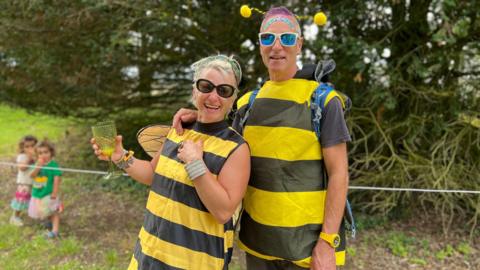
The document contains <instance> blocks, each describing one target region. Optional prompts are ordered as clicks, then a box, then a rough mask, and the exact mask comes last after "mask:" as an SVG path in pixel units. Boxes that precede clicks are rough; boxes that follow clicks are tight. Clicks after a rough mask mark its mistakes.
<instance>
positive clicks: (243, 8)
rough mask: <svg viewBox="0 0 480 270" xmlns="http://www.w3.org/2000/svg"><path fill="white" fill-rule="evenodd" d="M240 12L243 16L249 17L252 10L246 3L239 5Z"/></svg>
mask: <svg viewBox="0 0 480 270" xmlns="http://www.w3.org/2000/svg"><path fill="white" fill-rule="evenodd" d="M240 14H241V15H242V17H244V18H250V16H252V10H251V9H250V8H249V7H248V5H243V6H241V7H240Z"/></svg>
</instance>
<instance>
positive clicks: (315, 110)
mask: <svg viewBox="0 0 480 270" xmlns="http://www.w3.org/2000/svg"><path fill="white" fill-rule="evenodd" d="M332 91H333V87H332V85H330V84H328V83H320V84H319V85H318V87H317V88H316V89H315V91H314V92H313V94H312V99H311V102H310V108H311V110H312V126H313V130H314V131H315V134H317V138H318V140H320V133H321V131H320V124H321V120H322V112H323V110H325V100H326V99H327V96H328V94H330V92H332Z"/></svg>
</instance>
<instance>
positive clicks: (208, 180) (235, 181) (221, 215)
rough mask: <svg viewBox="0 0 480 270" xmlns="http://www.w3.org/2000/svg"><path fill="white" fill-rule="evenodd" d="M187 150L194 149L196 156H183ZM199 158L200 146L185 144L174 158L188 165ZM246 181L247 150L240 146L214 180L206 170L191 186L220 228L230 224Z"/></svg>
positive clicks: (245, 146) (248, 173)
mask: <svg viewBox="0 0 480 270" xmlns="http://www.w3.org/2000/svg"><path fill="white" fill-rule="evenodd" d="M192 144H194V145H196V146H192ZM191 148H196V152H197V153H196V154H194V155H188V153H186V152H189V151H191ZM198 153H201V154H200V155H198ZM202 154H203V150H202V146H201V143H193V142H192V141H185V142H184V146H183V148H182V150H181V151H180V152H179V155H178V157H179V158H180V159H182V160H183V161H184V162H185V163H187V164H188V162H191V161H193V160H196V159H201V157H202ZM202 161H203V160H202ZM249 178H250V150H249V148H248V145H247V144H246V143H244V144H242V145H241V146H239V147H238V148H237V149H236V150H235V151H234V152H233V153H232V154H231V155H230V156H229V157H228V159H227V161H226V162H225V164H224V165H223V167H222V169H221V171H220V173H219V174H218V176H217V179H216V180H215V177H214V176H213V174H212V173H211V172H210V171H208V169H207V171H206V173H205V174H203V175H201V176H199V177H197V178H195V179H193V183H194V186H195V189H196V190H197V193H198V196H199V197H200V199H201V200H202V202H203V204H204V205H205V207H206V208H207V209H208V211H209V212H210V213H211V214H212V215H213V216H214V217H215V219H216V220H217V221H218V222H219V223H220V224H224V223H226V222H227V221H228V220H230V218H231V217H232V215H233V214H234V212H235V210H236V209H237V207H238V205H239V204H240V201H241V200H242V198H243V196H244V195H245V191H246V190H247V185H248V180H249Z"/></svg>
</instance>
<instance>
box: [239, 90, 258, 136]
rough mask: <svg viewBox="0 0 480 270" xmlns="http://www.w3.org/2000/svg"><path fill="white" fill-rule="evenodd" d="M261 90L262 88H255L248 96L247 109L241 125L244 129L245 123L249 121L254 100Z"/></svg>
mask: <svg viewBox="0 0 480 270" xmlns="http://www.w3.org/2000/svg"><path fill="white" fill-rule="evenodd" d="M259 91H260V88H257V89H255V90H253V91H252V94H251V95H250V97H249V98H248V104H247V109H246V110H245V114H244V115H243V117H242V119H241V120H240V126H241V127H242V130H243V127H245V123H246V122H247V119H248V116H249V115H250V109H251V108H252V106H253V102H254V101H255V98H256V97H257V95H258V92H259Z"/></svg>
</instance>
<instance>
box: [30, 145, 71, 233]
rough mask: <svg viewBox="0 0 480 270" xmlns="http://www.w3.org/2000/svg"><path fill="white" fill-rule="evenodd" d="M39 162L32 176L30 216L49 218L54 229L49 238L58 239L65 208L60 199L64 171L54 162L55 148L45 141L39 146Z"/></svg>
mask: <svg viewBox="0 0 480 270" xmlns="http://www.w3.org/2000/svg"><path fill="white" fill-rule="evenodd" d="M37 154H38V160H37V163H36V165H37V166H38V167H37V168H35V169H34V170H33V171H32V173H31V174H30V176H31V177H32V178H33V188H32V198H31V199H30V205H29V207H28V215H29V216H30V217H32V218H34V219H45V218H49V219H50V221H51V223H52V229H51V231H49V232H48V234H47V237H48V238H55V237H58V230H59V226H60V215H59V214H60V213H61V212H62V211H63V206H62V204H61V202H60V200H59V198H58V195H59V192H60V183H61V178H60V176H61V175H62V171H60V170H59V169H58V168H59V166H58V163H57V162H56V161H55V160H53V157H54V156H55V148H54V146H53V145H52V144H51V143H50V142H48V141H43V142H41V143H40V144H39V145H38V146H37Z"/></svg>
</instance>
